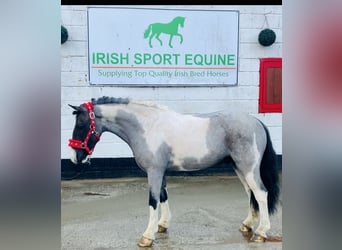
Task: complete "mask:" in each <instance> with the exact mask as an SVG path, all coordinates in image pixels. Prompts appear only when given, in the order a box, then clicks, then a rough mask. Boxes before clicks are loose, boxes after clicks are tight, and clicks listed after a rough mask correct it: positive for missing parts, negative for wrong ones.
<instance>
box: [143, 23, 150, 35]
mask: <svg viewBox="0 0 342 250" xmlns="http://www.w3.org/2000/svg"><path fill="white" fill-rule="evenodd" d="M151 29H152V24H150V25H149V26H148V28H147V29H146V30H145V32H144V38H148V36H149V35H150V32H151Z"/></svg>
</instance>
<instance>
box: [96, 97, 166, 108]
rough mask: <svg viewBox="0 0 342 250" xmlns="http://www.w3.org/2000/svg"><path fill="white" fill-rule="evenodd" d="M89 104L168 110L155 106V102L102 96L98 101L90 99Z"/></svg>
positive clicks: (158, 105)
mask: <svg viewBox="0 0 342 250" xmlns="http://www.w3.org/2000/svg"><path fill="white" fill-rule="evenodd" d="M91 102H92V103H93V105H96V104H129V103H133V104H137V105H142V106H146V107H151V108H157V109H161V110H169V109H168V107H166V106H163V105H160V104H157V103H155V102H150V101H138V100H134V101H133V100H130V99H129V98H121V97H120V98H116V97H108V96H103V97H100V98H98V99H95V98H92V99H91Z"/></svg>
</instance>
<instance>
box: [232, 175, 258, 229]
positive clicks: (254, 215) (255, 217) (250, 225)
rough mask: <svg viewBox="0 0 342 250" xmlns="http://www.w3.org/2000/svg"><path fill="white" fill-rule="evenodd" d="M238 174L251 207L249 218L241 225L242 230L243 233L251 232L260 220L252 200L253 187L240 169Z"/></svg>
mask: <svg viewBox="0 0 342 250" xmlns="http://www.w3.org/2000/svg"><path fill="white" fill-rule="evenodd" d="M235 172H236V174H237V176H238V177H239V179H240V181H241V183H242V184H243V187H244V188H245V191H246V193H247V196H248V201H249V208H248V215H247V218H246V219H245V220H244V221H243V222H242V225H241V226H240V231H241V232H243V233H249V232H251V231H252V229H253V225H254V224H255V223H256V221H257V220H258V212H257V211H256V210H255V209H254V207H253V204H252V201H251V195H252V193H251V189H250V188H249V186H248V184H247V182H246V180H245V178H244V177H243V175H242V174H241V173H239V172H238V171H235Z"/></svg>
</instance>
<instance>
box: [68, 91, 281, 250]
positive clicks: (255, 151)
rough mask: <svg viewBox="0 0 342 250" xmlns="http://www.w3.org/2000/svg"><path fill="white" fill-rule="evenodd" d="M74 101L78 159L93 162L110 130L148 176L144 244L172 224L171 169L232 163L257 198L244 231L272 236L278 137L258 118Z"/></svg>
mask: <svg viewBox="0 0 342 250" xmlns="http://www.w3.org/2000/svg"><path fill="white" fill-rule="evenodd" d="M69 106H70V107H72V108H73V109H74V111H73V114H74V115H76V123H75V127H74V130H73V133H72V139H70V140H69V146H70V147H71V149H72V155H71V161H72V162H73V163H74V164H81V163H87V162H89V160H90V156H91V154H92V152H93V150H94V148H95V145H96V143H97V142H98V141H99V140H100V136H101V134H102V133H104V132H110V133H113V134H115V135H117V136H118V137H120V138H121V139H122V140H123V141H125V142H126V143H127V144H128V145H129V147H130V148H131V150H132V152H133V155H134V158H135V161H136V163H137V165H138V166H139V167H140V168H141V169H142V170H144V171H145V172H146V173H147V180H148V189H149V200H148V204H149V213H150V215H149V216H150V217H149V223H148V226H147V228H146V230H145V232H144V233H143V234H142V236H141V238H140V240H139V241H138V245H139V246H140V247H149V246H151V245H152V244H153V241H154V240H155V234H156V233H157V232H158V233H164V232H166V230H167V229H168V228H169V225H170V220H171V212H170V208H169V204H168V192H167V187H166V178H165V172H166V171H167V170H176V171H195V170H200V169H204V168H207V167H210V166H212V165H214V164H217V163H222V162H226V161H229V160H230V161H232V162H233V163H234V164H233V165H234V167H233V168H234V170H235V172H236V174H237V176H238V177H239V179H240V181H241V183H242V184H243V186H244V189H245V191H246V193H247V196H248V201H249V208H248V214H247V217H246V219H245V220H244V221H243V222H242V224H241V225H240V228H239V230H240V231H241V232H242V233H243V234H246V233H248V235H251V241H254V242H265V241H266V240H267V235H266V233H267V231H268V230H269V229H270V227H271V225H270V220H269V215H271V214H273V213H274V212H275V211H276V210H277V203H278V201H279V176H278V168H277V166H276V154H275V151H274V149H273V146H272V142H271V138H270V134H269V132H268V129H267V127H266V126H265V125H264V124H263V123H262V122H261V121H260V120H258V119H257V118H256V117H254V116H252V115H249V114H244V113H238V112H230V111H218V112H214V113H208V114H194V115H190V114H181V113H178V112H176V111H173V110H172V109H169V108H167V107H165V106H161V105H158V104H153V103H152V104H151V103H146V102H139V101H134V100H131V99H127V98H114V97H105V96H104V97H101V98H98V99H94V98H92V99H91V101H90V102H86V103H84V104H82V105H80V106H73V105H70V104H69ZM159 208H160V211H161V216H160V219H159V220H158V211H159ZM257 220H260V222H259V224H258V226H257V228H256V229H255V231H254V233H253V231H252V230H253V226H254V224H255V223H256V222H257Z"/></svg>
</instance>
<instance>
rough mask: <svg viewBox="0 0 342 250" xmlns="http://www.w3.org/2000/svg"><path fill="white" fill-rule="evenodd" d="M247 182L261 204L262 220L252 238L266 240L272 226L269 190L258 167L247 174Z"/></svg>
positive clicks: (260, 213) (260, 214) (260, 215)
mask: <svg viewBox="0 0 342 250" xmlns="http://www.w3.org/2000/svg"><path fill="white" fill-rule="evenodd" d="M246 182H247V184H248V186H249V187H250V189H251V191H252V192H253V194H254V197H255V199H256V201H257V202H258V205H259V217H260V222H259V225H258V227H257V228H256V230H255V232H254V233H255V235H254V238H253V239H252V240H253V241H265V240H266V238H267V235H266V232H267V231H268V230H269V229H270V228H271V224H270V219H269V214H268V205H267V191H266V188H265V187H264V185H263V183H262V181H261V177H260V174H259V172H258V171H257V170H256V169H254V171H252V172H249V173H248V174H247V175H246Z"/></svg>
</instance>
